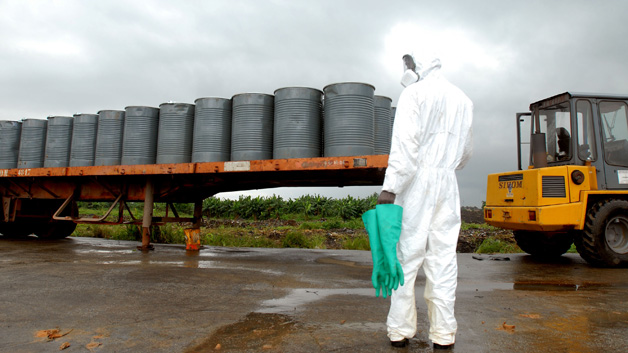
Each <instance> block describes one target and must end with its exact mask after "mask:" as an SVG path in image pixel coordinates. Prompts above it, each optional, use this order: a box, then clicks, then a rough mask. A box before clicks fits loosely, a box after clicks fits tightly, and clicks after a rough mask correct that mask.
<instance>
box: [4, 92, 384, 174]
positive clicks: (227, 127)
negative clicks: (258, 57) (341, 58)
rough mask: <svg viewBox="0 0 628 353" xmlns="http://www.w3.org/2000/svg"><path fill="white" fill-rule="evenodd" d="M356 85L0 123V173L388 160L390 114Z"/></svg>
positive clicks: (379, 100) (381, 99) (381, 101)
mask: <svg viewBox="0 0 628 353" xmlns="http://www.w3.org/2000/svg"><path fill="white" fill-rule="evenodd" d="M374 91H375V88H374V87H373V86H371V85H369V84H365V83H352V82H349V83H337V84H332V85H329V86H326V87H325V88H324V89H323V91H320V90H317V89H313V88H304V87H287V88H281V89H278V90H276V91H275V92H274V95H268V94H259V93H245V94H238V95H235V96H233V97H232V98H231V99H225V98H214V97H211V98H199V99H197V100H196V101H195V104H185V103H164V104H161V105H160V106H159V108H154V107H144V106H129V107H126V108H125V110H124V111H122V110H102V111H100V112H98V114H75V115H74V116H73V117H66V116H51V117H48V119H47V120H43V119H24V120H23V121H22V122H17V121H0V168H2V169H7V168H16V167H17V168H39V167H67V166H70V167H77V166H94V165H96V166H105V165H120V164H122V165H133V164H155V163H157V164H162V163H189V162H193V163H196V162H219V161H229V160H231V161H240V160H259V159H282V158H313V157H321V156H329V157H337V156H356V155H372V154H388V153H389V150H390V138H391V131H392V121H393V119H394V113H393V111H394V108H391V102H392V101H391V99H390V98H388V97H383V96H376V95H375V94H374Z"/></svg>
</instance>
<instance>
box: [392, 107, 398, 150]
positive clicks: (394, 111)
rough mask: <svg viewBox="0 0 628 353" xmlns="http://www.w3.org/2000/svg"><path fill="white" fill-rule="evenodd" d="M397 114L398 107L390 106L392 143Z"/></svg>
mask: <svg viewBox="0 0 628 353" xmlns="http://www.w3.org/2000/svg"><path fill="white" fill-rule="evenodd" d="M395 115H397V107H392V108H390V142H391V143H392V132H393V126H395Z"/></svg>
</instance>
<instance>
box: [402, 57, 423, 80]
mask: <svg viewBox="0 0 628 353" xmlns="http://www.w3.org/2000/svg"><path fill="white" fill-rule="evenodd" d="M415 69H416V64H415V63H414V59H413V58H412V56H411V55H408V54H406V55H404V56H403V76H401V85H402V86H403V87H408V86H410V85H411V84H413V83H415V82H418V81H419V75H418V74H417V73H416V72H415V71H414V70H415Z"/></svg>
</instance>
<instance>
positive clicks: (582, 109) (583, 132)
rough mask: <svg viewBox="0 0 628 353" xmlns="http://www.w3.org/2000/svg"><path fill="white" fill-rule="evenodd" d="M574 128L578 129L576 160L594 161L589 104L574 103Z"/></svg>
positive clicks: (583, 101)
mask: <svg viewBox="0 0 628 353" xmlns="http://www.w3.org/2000/svg"><path fill="white" fill-rule="evenodd" d="M576 126H577V129H578V158H580V159H581V160H583V161H586V160H589V161H595V160H596V159H597V151H596V149H595V130H594V128H593V113H592V109H591V102H589V101H588V100H582V99H581V100H578V102H576Z"/></svg>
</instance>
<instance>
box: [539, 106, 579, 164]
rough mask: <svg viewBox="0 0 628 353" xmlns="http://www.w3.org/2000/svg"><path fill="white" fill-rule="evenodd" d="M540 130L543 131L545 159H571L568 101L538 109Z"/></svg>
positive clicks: (555, 160)
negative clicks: (545, 148) (545, 147)
mask: <svg viewBox="0 0 628 353" xmlns="http://www.w3.org/2000/svg"><path fill="white" fill-rule="evenodd" d="M539 118H540V122H541V132H542V133H545V138H546V139H547V141H546V146H547V161H548V162H549V163H553V162H564V161H569V160H571V153H572V151H571V115H570V113H569V103H568V102H566V103H562V104H557V105H555V106H552V107H548V108H545V109H541V110H540V111H539Z"/></svg>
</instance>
